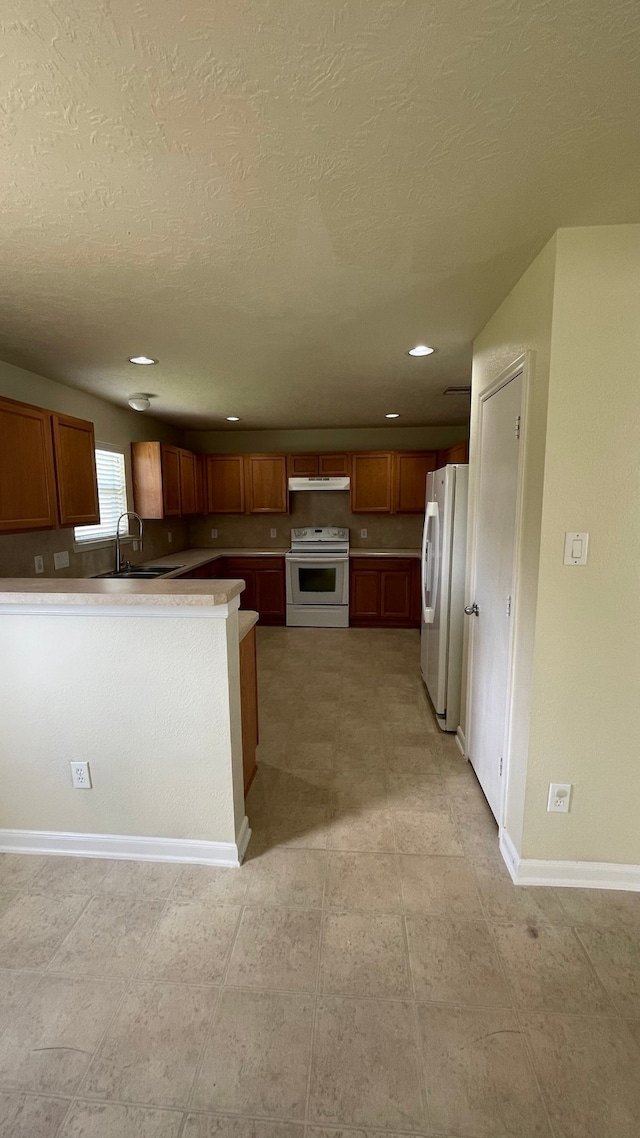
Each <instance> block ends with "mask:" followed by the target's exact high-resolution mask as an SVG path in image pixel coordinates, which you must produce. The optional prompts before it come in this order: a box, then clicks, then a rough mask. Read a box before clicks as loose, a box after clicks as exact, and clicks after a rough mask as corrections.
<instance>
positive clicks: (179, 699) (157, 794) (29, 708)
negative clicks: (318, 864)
mask: <svg viewBox="0 0 640 1138" xmlns="http://www.w3.org/2000/svg"><path fill="white" fill-rule="evenodd" d="M0 670H1V672H2V682H1V683H0V721H1V722H2V732H1V733H0V785H1V786H2V794H1V795H0V829H3V828H8V829H19V830H53V831H63V832H74V833H80V834H126V835H134V836H141V837H158V838H192V839H202V840H205V841H220V842H235V840H236V833H237V831H238V829H239V826H240V823H241V821H242V816H243V815H244V808H243V807H244V803H243V794H242V754H241V742H240V731H241V728H240V704H239V680H238V617H237V613H236V612H233V613H232V615H231V616H230V617H229V619H228V620H225V619H224V618H220V619H217V618H211V619H204V618H201V619H195V618H189V617H188V616H187V617H175V616H172V617H158V616H155V615H154V614H153V613H151V614H150V615H146V616H115V615H113V616H104V615H89V616H84V615H80V616H77V615H75V616H70V615H59V614H47V615H42V616H40V615H15V616H13V615H6V614H5V615H3V617H2V620H0ZM74 759H76V760H83V761H84V760H88V761H89V762H90V765H91V775H92V780H93V789H92V790H90V791H77V790H74V789H73V788H72V785H71V774H70V768H69V763H70V762H71V761H72V760H74ZM234 784H235V789H234ZM238 784H239V785H238ZM236 812H237V817H236ZM0 838H1V835H0Z"/></svg>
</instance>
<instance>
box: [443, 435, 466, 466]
mask: <svg viewBox="0 0 640 1138" xmlns="http://www.w3.org/2000/svg"><path fill="white" fill-rule="evenodd" d="M468 461H469V440H468V439H462V440H461V442H459V443H454V444H453V446H450V447H447V448H446V450H439V451H438V469H439V468H440V467H441V466H447V465H448V464H449V463H451V462H468Z"/></svg>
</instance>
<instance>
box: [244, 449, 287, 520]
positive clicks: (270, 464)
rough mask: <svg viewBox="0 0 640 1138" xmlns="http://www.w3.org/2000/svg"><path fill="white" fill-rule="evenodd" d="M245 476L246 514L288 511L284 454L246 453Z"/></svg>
mask: <svg viewBox="0 0 640 1138" xmlns="http://www.w3.org/2000/svg"><path fill="white" fill-rule="evenodd" d="M245 477H246V483H247V513H248V514H288V513H289V491H288V485H287V458H286V455H284V454H249V455H247V456H246V466H245Z"/></svg>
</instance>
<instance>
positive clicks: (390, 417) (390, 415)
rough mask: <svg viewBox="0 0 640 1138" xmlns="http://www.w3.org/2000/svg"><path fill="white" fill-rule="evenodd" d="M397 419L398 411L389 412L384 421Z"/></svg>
mask: <svg viewBox="0 0 640 1138" xmlns="http://www.w3.org/2000/svg"><path fill="white" fill-rule="evenodd" d="M399 418H400V412H399V411H389V414H388V415H385V419H399Z"/></svg>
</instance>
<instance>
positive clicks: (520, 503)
mask: <svg viewBox="0 0 640 1138" xmlns="http://www.w3.org/2000/svg"><path fill="white" fill-rule="evenodd" d="M533 363H534V353H533V352H532V351H531V349H529V348H528V349H527V350H526V351H525V352H523V354H522V355H520V356H518V357H517V359H515V360H513V362H512V363H511V364H509V366H508V367H506V368H505V369H504V370H503V371H501V372H500V374H499V375H498V376H497V378H496V379H495V380H493V382H492V383H490V384H488V385H487V387H485V388H483V390H482V391H481V392H479V395H478V423H477V443H476V448H475V449H476V452H477V454H478V456H480V453H481V444H482V412H483V408H484V404H485V403H486V401H487V400H488V399H490V398H491V396H492V395H495V394H496V392H497V391H499V390H500V389H501V388H503V387H506V385H507V384H508V383H511V381H512V380H514V379H516V378H517V376H519V375H522V391H521V395H520V448H519V451H518V472H517V489H516V516H515V519H514V535H513V578H512V580H513V584H512V603H511V625H510V635H509V670H508V680H507V692H506V697H507V698H506V713H505V738H504V747H503V751H504V764H503V774H502V789H501V794H500V804H499V813H498V816H497V822H498V825H499V826H502V825H503V823H504V819H505V816H506V804H507V795H508V787H509V773H510V767H511V745H512V735H513V701H514V671H515V656H516V623H517V619H518V596H519V589H520V574H519V566H520V555H521V547H522V528H523V517H524V491H525V479H524V475H525V469H526V461H527V451H526V440H527V418H528V410H529V398H530V390H531V382H530V381H531V374H532V372H533ZM480 476H481V470H480V458H479V457H478V464H477V469H476V470H474V476H473V524H472V529H471V548H470V551H469V565H470V600H469V603H472V601H473V599H474V596H475V589H476V577H477V571H478V565H477V547H478V508H477V498H478V488H479V486H480ZM474 628H475V625H474V624H473V623H472V624H471V626H470V628H469V639H468V651H467V699H466V706H467V723H466V725H467V728H469V727H470V725H471V722H472V715H473V706H472V705H473V694H472V693H473V685H472V676H473V639H474ZM468 742H469V751H471V750H472V746H473V740H472V739H469V741H468ZM465 751H466V756H467V758H468V757H469V751H467V750H466V748H465ZM470 761H471V760H470Z"/></svg>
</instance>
